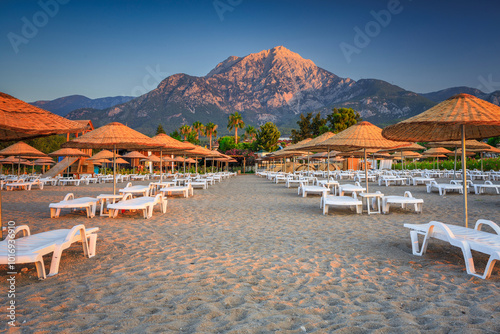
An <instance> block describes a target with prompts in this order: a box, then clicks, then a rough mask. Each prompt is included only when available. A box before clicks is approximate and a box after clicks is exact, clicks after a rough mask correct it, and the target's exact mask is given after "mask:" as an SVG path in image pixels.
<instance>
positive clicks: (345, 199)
mask: <svg viewBox="0 0 500 334" xmlns="http://www.w3.org/2000/svg"><path fill="white" fill-rule="evenodd" d="M330 206H348V207H350V208H351V210H354V209H356V213H357V214H361V213H362V212H363V202H362V201H360V200H359V199H358V197H357V195H356V193H355V192H353V193H352V196H334V195H324V196H323V197H321V203H320V207H321V208H323V214H324V215H326V214H328V209H329V208H330Z"/></svg>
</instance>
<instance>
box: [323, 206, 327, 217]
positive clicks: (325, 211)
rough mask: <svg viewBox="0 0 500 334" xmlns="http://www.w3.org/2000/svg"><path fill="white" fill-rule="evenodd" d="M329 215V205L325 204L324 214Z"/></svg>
mask: <svg viewBox="0 0 500 334" xmlns="http://www.w3.org/2000/svg"><path fill="white" fill-rule="evenodd" d="M327 213H328V204H323V214H324V215H326V214H327Z"/></svg>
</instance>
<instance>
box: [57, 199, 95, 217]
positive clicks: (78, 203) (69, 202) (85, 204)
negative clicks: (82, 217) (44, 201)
mask: <svg viewBox="0 0 500 334" xmlns="http://www.w3.org/2000/svg"><path fill="white" fill-rule="evenodd" d="M97 202H99V200H98V199H97V198H93V197H80V198H75V196H74V195H73V193H69V194H66V196H64V199H63V200H62V201H61V202H58V203H50V204H49V208H50V218H57V217H59V214H60V213H61V209H74V210H76V209H85V210H86V211H87V217H88V218H92V217H94V216H95V211H96V207H97Z"/></svg>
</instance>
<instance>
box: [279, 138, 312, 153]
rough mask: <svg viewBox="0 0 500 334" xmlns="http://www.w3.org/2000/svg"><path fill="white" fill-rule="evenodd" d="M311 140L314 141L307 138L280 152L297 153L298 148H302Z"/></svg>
mask: <svg viewBox="0 0 500 334" xmlns="http://www.w3.org/2000/svg"><path fill="white" fill-rule="evenodd" d="M311 140H312V138H306V139H304V140H301V141H299V142H298V143H295V144H292V145H288V146H287V147H285V148H284V149H282V150H280V151H281V152H283V151H297V148H299V147H301V146H302V145H305V144H307V143H308V142H310V141H311Z"/></svg>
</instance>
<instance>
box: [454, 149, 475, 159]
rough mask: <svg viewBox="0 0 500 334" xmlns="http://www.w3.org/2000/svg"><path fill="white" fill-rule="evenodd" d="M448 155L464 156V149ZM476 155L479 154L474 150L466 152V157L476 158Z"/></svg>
mask: <svg viewBox="0 0 500 334" xmlns="http://www.w3.org/2000/svg"><path fill="white" fill-rule="evenodd" d="M446 154H447V155H450V156H452V155H462V149H460V148H457V149H456V150H454V151H451V152H450V153H446ZM476 154H477V153H476V150H474V151H466V152H465V155H466V156H469V157H472V156H474V155H476Z"/></svg>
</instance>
